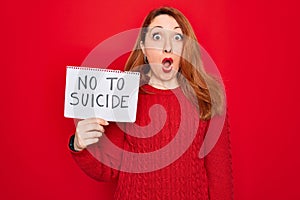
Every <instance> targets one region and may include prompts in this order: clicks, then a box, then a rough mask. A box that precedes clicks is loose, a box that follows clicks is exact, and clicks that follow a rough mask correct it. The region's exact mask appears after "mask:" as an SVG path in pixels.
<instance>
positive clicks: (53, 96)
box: [0, 0, 300, 200]
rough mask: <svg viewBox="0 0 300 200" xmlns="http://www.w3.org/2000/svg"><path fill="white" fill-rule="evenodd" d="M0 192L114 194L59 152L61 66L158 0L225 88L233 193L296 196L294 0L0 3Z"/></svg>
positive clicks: (134, 22)
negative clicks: (182, 23)
mask: <svg viewBox="0 0 300 200" xmlns="http://www.w3.org/2000/svg"><path fill="white" fill-rule="evenodd" d="M1 4H2V6H1V8H0V9H1V12H0V13H1V14H0V15H1V57H2V58H1V61H2V65H1V68H2V70H1V71H2V72H1V79H0V81H1V100H0V103H1V114H2V118H1V129H0V130H1V136H0V141H1V142H0V144H1V157H2V159H1V160H2V162H1V164H0V176H1V178H0V183H1V184H0V188H1V189H0V194H1V199H32V200H34V199H73V200H76V199H80V200H82V199H91V200H92V199H112V194H113V189H114V185H113V184H111V183H99V182H96V181H94V180H92V179H90V178H89V177H87V176H86V175H85V174H84V173H83V172H82V171H81V170H80V169H79V167H78V166H77V165H76V164H75V163H74V161H73V160H72V158H71V156H70V153H69V152H68V149H67V142H68V138H69V136H70V135H71V134H72V133H73V132H74V128H75V127H74V123H73V120H71V119H66V118H64V117H63V102H64V87H65V66H66V65H80V64H81V62H82V61H83V59H84V58H85V57H86V56H87V54H88V53H89V52H90V51H91V50H92V49H93V48H94V47H95V46H96V45H97V44H99V43H100V42H101V41H103V40H105V39H107V38H108V37H110V36H113V35H114V34H117V33H119V32H122V31H125V30H128V29H131V28H138V27H139V26H140V25H141V23H142V20H143V18H144V17H145V16H146V14H147V13H148V12H149V11H150V10H151V9H153V8H156V7H158V6H161V5H170V6H174V7H176V8H178V9H179V10H181V11H182V12H183V13H184V14H185V15H186V16H187V17H188V19H189V20H190V22H191V23H192V25H193V27H194V29H195V32H196V34H197V36H198V39H199V42H200V44H201V45H202V46H203V47H204V48H205V49H206V50H207V51H208V52H209V53H210V55H211V56H212V58H213V59H214V61H215V62H216V64H217V65H218V67H219V70H220V72H221V73H222V75H223V79H224V82H225V85H226V88H227V97H228V104H229V114H230V123H231V131H232V135H231V139H232V152H233V170H234V185H235V199H243V200H247V199H249V200H250V199H257V200H258V199H300V192H299V188H298V187H299V184H298V183H299V180H300V172H299V169H300V161H299V149H298V146H299V145H298V144H299V139H300V136H299V133H300V131H299V130H300V129H299V122H298V121H299V120H298V119H299V111H300V107H299V105H298V103H299V101H300V95H299V89H298V86H299V84H297V82H298V81H299V71H300V70H299V67H300V62H299V52H300V51H299V46H300V39H299V35H300V26H299V18H300V14H299V8H300V7H299V5H298V3H297V1H296V0H295V1H292V0H286V1H276V0H273V1H271V0H268V1H259V0H252V1H238V0H236V1H234V0H231V1H228V0H226V1H225V0H218V1H217V0H199V1H177V0H157V1H137V0H135V1H116V0H109V1H96V0H94V1H92V0H86V1H79V0H72V1H71V0H69V1H50V0H44V1H37V0H35V1H10V2H8V1H5V2H1Z"/></svg>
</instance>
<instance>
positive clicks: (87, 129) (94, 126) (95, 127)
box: [78, 123, 105, 133]
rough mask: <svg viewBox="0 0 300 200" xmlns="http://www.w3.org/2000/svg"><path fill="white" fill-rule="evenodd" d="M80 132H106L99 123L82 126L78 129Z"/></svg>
mask: <svg viewBox="0 0 300 200" xmlns="http://www.w3.org/2000/svg"><path fill="white" fill-rule="evenodd" d="M78 130H79V131H81V132H85V133H87V132H90V131H101V132H104V131H105V129H104V128H103V126H101V125H99V124H97V123H93V124H84V125H80V127H78Z"/></svg>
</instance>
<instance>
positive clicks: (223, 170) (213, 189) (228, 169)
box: [204, 115, 233, 200]
mask: <svg viewBox="0 0 300 200" xmlns="http://www.w3.org/2000/svg"><path fill="white" fill-rule="evenodd" d="M204 159H205V167H206V170H207V177H208V190H209V197H210V200H231V199H233V177H232V161H231V147H230V128H229V122H228V116H227V115H226V118H225V122H224V126H223V129H222V132H221V134H220V137H219V139H218V141H217V143H216V144H215V146H214V147H213V149H212V150H211V151H210V152H209V153H208V155H207V156H206V157H205V158H204Z"/></svg>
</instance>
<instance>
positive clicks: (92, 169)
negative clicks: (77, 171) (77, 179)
mask: <svg viewBox="0 0 300 200" xmlns="http://www.w3.org/2000/svg"><path fill="white" fill-rule="evenodd" d="M105 136H106V137H104V136H101V137H100V138H99V141H98V142H97V143H94V144H91V145H89V146H87V147H86V148H84V149H83V150H81V151H74V150H71V154H72V157H73V159H74V160H75V162H76V163H77V164H78V166H79V167H80V168H81V169H82V170H83V171H84V172H85V173H86V174H87V175H88V176H90V177H91V178H93V179H95V180H97V181H112V180H116V179H117V178H118V175H119V171H118V170H117V169H118V167H119V166H120V164H121V158H122V155H121V153H120V152H115V151H114V152H113V151H111V150H110V148H109V145H108V143H107V142H108V140H107V139H109V140H110V141H111V142H113V143H114V144H115V145H117V146H119V147H120V148H122V147H123V143H124V133H123V132H122V131H121V130H120V128H119V127H118V126H117V124H116V123H110V125H108V126H106V128H105ZM72 137H74V135H73V136H72ZM103 161H105V163H109V166H107V165H105V164H103ZM111 166H113V168H112V167H111Z"/></svg>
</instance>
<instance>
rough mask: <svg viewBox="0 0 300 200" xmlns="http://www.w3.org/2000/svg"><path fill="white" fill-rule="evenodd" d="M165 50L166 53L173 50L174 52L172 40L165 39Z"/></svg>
mask: <svg viewBox="0 0 300 200" xmlns="http://www.w3.org/2000/svg"><path fill="white" fill-rule="evenodd" d="M163 51H164V52H165V53H171V52H172V43H171V41H170V40H166V41H165V44H164V49H163Z"/></svg>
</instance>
